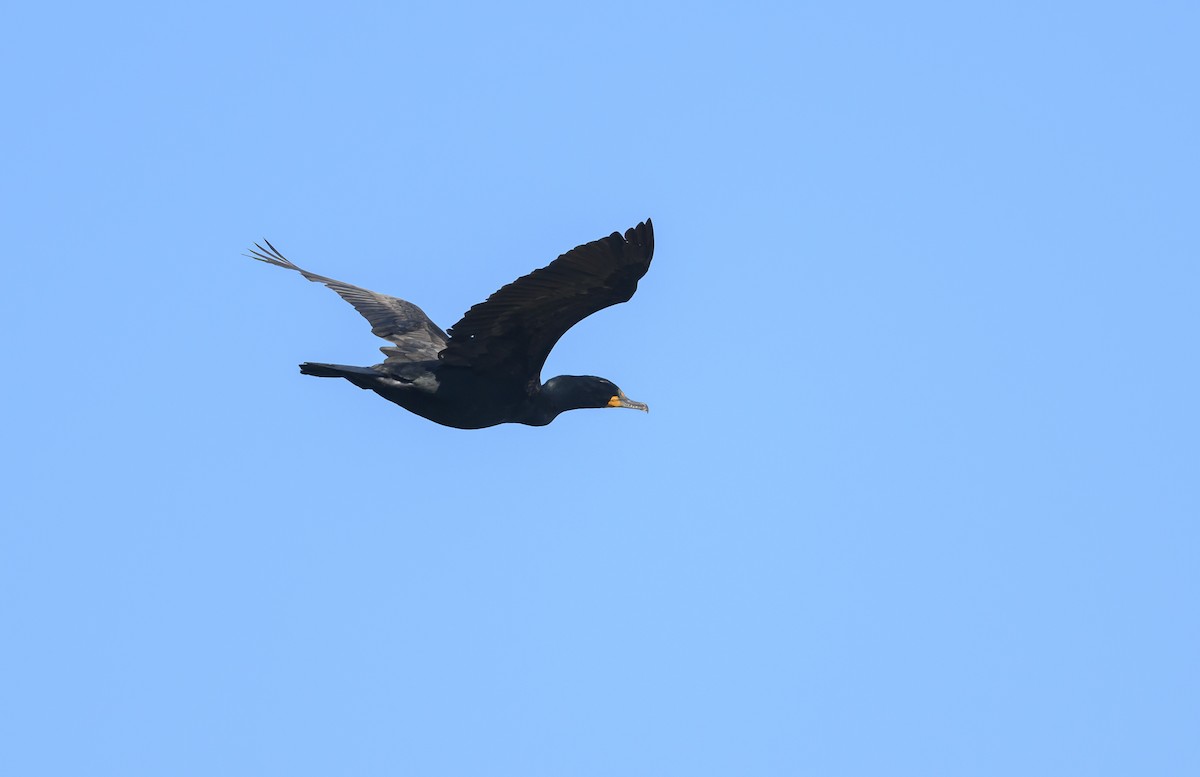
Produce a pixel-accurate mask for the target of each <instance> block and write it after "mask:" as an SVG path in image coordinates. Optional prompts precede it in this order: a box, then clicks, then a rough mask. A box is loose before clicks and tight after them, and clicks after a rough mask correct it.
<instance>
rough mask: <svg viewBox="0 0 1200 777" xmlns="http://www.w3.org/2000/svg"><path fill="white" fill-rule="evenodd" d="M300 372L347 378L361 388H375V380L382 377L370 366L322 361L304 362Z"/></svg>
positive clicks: (320, 376)
mask: <svg viewBox="0 0 1200 777" xmlns="http://www.w3.org/2000/svg"><path fill="white" fill-rule="evenodd" d="M300 374H301V375H315V376H317V377H318V378H345V379H346V380H348V381H350V382H351V383H353V384H354V385H355V386H358V387H359V388H361V389H372V388H375V385H376V383H375V382H376V381H377V380H378V379H379V378H380V377H382V376H381V375H380V374H379V373H378V372H376V371H375V370H373V369H371V368H370V367H351V366H349V365H347V364H322V363H320V362H304V364H301V365H300Z"/></svg>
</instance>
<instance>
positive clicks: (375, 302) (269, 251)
mask: <svg viewBox="0 0 1200 777" xmlns="http://www.w3.org/2000/svg"><path fill="white" fill-rule="evenodd" d="M263 242H264V243H266V244H267V246H266V248H263V247H262V246H260V245H259V244H258V243H255V244H254V248H255V249H257V250H254V249H251V251H250V253H249V254H247V256H249V257H250V258H252V259H257V260H259V261H260V262H266V263H267V264H273V265H275V266H276V267H285V268H287V269H289V270H295V271H296V272H298V273H300V274H301V275H303V276H304V277H305V278H307V279H308V280H310V281H313V282H314V283H323V284H325V285H326V286H328V287H329V288H331V289H333V290H334V291H336V292H337V293H338V295H339V296H340V297H341V298H342V299H344V300H346V301H347V302H349V303H350V304H351V305H353V306H354V309H355V310H357V311H358V312H359V313H361V314H362V316H363V318H365V319H367V321H370V322H371V332H372V333H373V334H375V335H376V336H378V337H382V338H383V339H384V340H389V341H391V342H392V343H393V344H394V345H392V346H387V347H384V348H380V349H379V350H381V351H383V352H384V353H385V354H387V356H388V358H387V360H386V361H385V362H384V363H385V364H386V363H387V362H391V361H405V362H408V361H425V360H428V359H436V358H437V355H438V352H439V351H441V350H442V349H443V348H445V347H446V342H447V340H448V339H449V338H448V337H447V336H446V333H445V332H443V331H442V329H441V327H439V326H438V325H437V324H435V323H433V321H431V320H430V318H429V316H427V315H425V311H423V310H421V309H420V308H419V307H417V306H416V305H414V304H412V303H411V302H406V301H405V300H402V299H399V298H397V297H389V296H387V295H386V294H378V293H376V292H373V291H368V290H367V289H361V288H359V287H358V286H351V285H350V284H349V283H343V282H342V281H335V280H334V279H332V278H326V277H325V276H323V275H317V274H315V273H310V272H308V271H307V270H303V269H301V268H299V267H297V266H296V265H294V264H292V263H291V262H290V261H288V260H287V259H286V258H284V256H283V254H281V253H279V251H278V250H276V248H275V246H273V245H271V243H270V241H268V240H264V241H263Z"/></svg>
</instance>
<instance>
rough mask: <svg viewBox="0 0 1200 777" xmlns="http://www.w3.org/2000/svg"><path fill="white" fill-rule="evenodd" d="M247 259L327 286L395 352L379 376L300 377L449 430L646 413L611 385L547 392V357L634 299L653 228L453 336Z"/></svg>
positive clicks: (346, 369)
mask: <svg viewBox="0 0 1200 777" xmlns="http://www.w3.org/2000/svg"><path fill="white" fill-rule="evenodd" d="M255 248H256V249H257V250H252V251H251V252H250V254H248V255H249V256H251V257H252V258H254V259H258V260H260V261H263V262H267V263H268V264H274V265H276V266H278V267H285V268H287V269H290V270H295V271H296V272H299V273H300V274H301V275H303V276H304V277H305V278H307V279H308V280H310V281H314V282H317V283H324V284H325V285H326V286H328V287H329V288H330V289H332V290H333V291H335V292H337V293H338V294H339V295H340V296H341V297H342V298H343V299H345V300H346V301H347V302H349V303H350V304H351V305H353V306H354V307H355V309H357V310H358V311H359V313H361V314H362V315H363V317H365V318H366V319H367V320H368V321H369V322H370V323H371V331H372V332H373V333H374V334H376V335H378V336H379V337H382V338H384V339H386V340H388V341H389V342H390V343H391V345H389V346H385V347H383V348H381V349H380V350H382V351H383V353H384V354H385V355H386V357H387V358H386V359H385V360H384V361H383V362H382V363H380V364H376V365H374V366H372V367H353V366H348V365H342V364H324V363H320V362H305V363H304V364H301V365H300V372H301V373H303V374H305V375H314V376H317V377H327V378H334V377H336V378H344V379H346V380H348V381H350V382H351V383H353V384H354V385H356V386H358V387H359V388H362V389H367V390H370V391H374V392H375V393H377V394H379V395H380V396H382V397H383V398H384V399H387V400H389V401H391V402H394V403H396V404H397V405H400V406H401V407H403V408H405V409H406V410H409V411H410V412H412V413H415V414H417V415H419V416H421V417H423V418H427V419H429V420H430V421H434V422H435V423H439V424H442V425H444V426H452V427H456V428H459V429H481V428H484V427H489V426H495V425H497V424H502V423H521V424H527V425H530V426H544V425H545V424H548V423H550V422H551V421H553V420H554V419H555V418H556V417H557V416H558V415H559V414H560V413H562V412H565V411H567V410H575V409H579V408H587V407H629V408H635V409H638V410H648V409H649V408H647V407H646V406H645V405H643V404H641V403H640V402H634V401H633V400H631V399H629V398H628V397H626V396H625V394H624V392H622V391H621V390H620V389H619V388H617V386H616V385H614V384H613V383H612V382H611V381H609V380H606V379H605V378H598V377H595V376H590V375H560V376H557V377H555V378H551V379H550V380H548V381H546V382H545V383H542V381H541V370H542V366H543V365H544V364H545V361H546V357H547V356H548V355H549V354H550V350H551V349H552V348H553V347H554V345H555V343H557V342H558V339H559V338H560V337H562V335H563V334H565V333H566V331H567V330H568V329H570V328H571V327H572V326H574V325H575V324H576V323H578V322H579V321H581V320H583V319H584V318H586V317H587V316H589V315H591V314H592V313H594V312H596V311H598V310H602V309H604V308H606V307H609V306H611V305H615V304H618V303H620V302H625V301H627V300H629V299H630V298H631V297H632V296H633V293H634V292H635V291H636V290H637V283H638V281H639V280H640V279H641V277H642V276H643V275H645V274H646V271H647V270H648V269H649V267H650V260H651V259H652V258H653V255H654V227H653V224H652V223H651V222H650V220H649V219H647V220H646V221H645V222H644V223H642V224H638V225H637V226H636V227H634V228H632V229H630V230H628V231H626V233H625V235H624V236H622V235H621V234H620V233H618V232H614V233H612V234H611V235H609V236H608V237H606V238H602V239H600V240H596V241H593V242H591V243H586V244H584V245H581V246H578V247H577V248H575V249H573V250H571V251H568V252H567V253H565V254H563V255H562V256H560V257H558V259H556V260H554V261H553V262H551V263H550V264H549V265H548V266H546V267H544V268H542V269H540V270H535V271H534V272H532V273H530V274H529V275H526V276H524V277H522V278H519V279H517V280H516V281H514V282H512V283H510V284H508V285H507V286H505V287H503V288H502V289H500V290H499V291H497V292H496V293H495V294H493V295H491V296H490V297H488V299H487V300H486V301H485V302H481V303H479V304H478V305H475V306H474V307H472V308H471V309H470V310H468V311H467V313H466V314H465V315H464V316H463V318H462V320H460V321H459V322H458V323H457V324H455V325H454V326H453V327H451V328H450V330H449V333H448V334H447V332H445V331H443V330H442V329H441V328H440V327H438V326H437V324H435V323H433V321H432V320H430V318H429V317H428V316H426V315H425V313H424V311H422V310H421V309H420V308H419V307H417V306H416V305H414V304H412V303H411V302H407V301H405V300H402V299H398V298H396V297H389V296H386V295H383V294H378V293H376V292H372V291H368V290H366V289H362V288H359V287H357V286H352V285H350V284H348V283H343V282H342V281H336V280H333V279H332V278H326V277H324V276H321V275H315V274H313V273H310V272H308V271H306V270H302V269H300V268H299V267H297V266H296V265H294V264H292V263H291V262H290V261H288V260H287V259H286V258H284V257H283V255H282V254H280V253H279V252H278V251H277V250H275V247H274V246H272V245H271V244H270V243H269V242H267V245H266V247H265V248H264V247H263V246H259V245H258V244H255Z"/></svg>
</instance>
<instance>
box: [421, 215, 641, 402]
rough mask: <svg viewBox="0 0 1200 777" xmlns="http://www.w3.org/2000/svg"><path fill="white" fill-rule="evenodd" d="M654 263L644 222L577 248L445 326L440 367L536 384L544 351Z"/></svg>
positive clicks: (627, 292) (624, 294)
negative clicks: (446, 339)
mask: <svg viewBox="0 0 1200 777" xmlns="http://www.w3.org/2000/svg"><path fill="white" fill-rule="evenodd" d="M653 257H654V225H653V223H652V222H651V221H650V219H646V221H645V222H643V223H641V224H638V225H637V226H636V227H633V228H632V229H629V230H627V231H626V232H625V235H624V236H622V235H621V233H619V232H613V233H612V234H611V235H609V236H608V237H606V238H602V239H600V240H595V241H593V242H591V243H585V244H584V245H581V246H577V247H576V248H573V249H571V250H570V251H568V252H567V253H565V254H563V255H562V256H560V257H558V258H557V259H555V260H554V261H553V262H551V263H550V264H549V265H547V266H546V267H543V268H542V269H540V270H535V271H534V272H532V273H530V274H529V275H526V276H524V277H522V278H518V279H517V280H515V281H513V282H512V283H510V284H508V285H507V286H504V287H503V288H501V289H500V290H499V291H497V292H496V293H494V294H492V295H491V296H490V297H488V298H487V301H485V302H481V303H479V304H478V305H475V306H474V307H472V308H471V309H470V310H468V311H467V312H466V314H465V315H464V316H463V317H462V320H460V321H459V322H458V323H457V324H455V325H454V326H452V327H450V330H449V334H450V342H449V344H448V345H447V346H446V349H445V350H444V351H443V352H442V354H441V358H442V360H443V361H444V362H445V363H446V364H448V365H456V366H464V367H471V368H473V369H475V370H479V371H487V372H491V373H494V375H495V377H497V378H507V379H509V380H513V381H520V382H522V383H528V382H529V381H534V380H536V381H538V382H539V383H540V380H541V377H540V376H541V371H542V366H543V365H544V364H545V363H546V357H548V356H549V355H550V351H551V349H553V348H554V345H555V343H557V342H558V340H559V338H561V337H562V336H563V335H564V334H565V333H566V332H567V330H568V329H570V328H571V327H573V326H575V325H576V324H578V323H579V322H580V321H582V320H583V319H585V318H587V317H588V316H590V315H591V314H593V313H595V312H597V311H599V310H603V309H604V308H607V307H609V306H611V305H616V304H618V303H621V302H626V301H628V300H629V299H630V298H631V297H632V296H633V293H634V292H635V291H637V284H638V281H639V280H641V278H642V276H644V275H645V274H646V271H647V270H649V269H650V260H651V259H652V258H653Z"/></svg>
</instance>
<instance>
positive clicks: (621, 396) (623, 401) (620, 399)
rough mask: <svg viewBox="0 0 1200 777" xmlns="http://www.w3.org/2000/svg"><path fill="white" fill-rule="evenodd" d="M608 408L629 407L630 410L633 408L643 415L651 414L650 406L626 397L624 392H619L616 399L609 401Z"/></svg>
mask: <svg viewBox="0 0 1200 777" xmlns="http://www.w3.org/2000/svg"><path fill="white" fill-rule="evenodd" d="M608 406H609V407H629V408H633V409H634V410H641V411H642V412H643V413H649V412H650V406H649V405H646V404H643V403H641V402H634V401H633V400H632V399H630V398H629V397H627V396H625V392H624V391H618V392H617V395H616V396H615V397H613V398H612V399H610V400H608Z"/></svg>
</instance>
